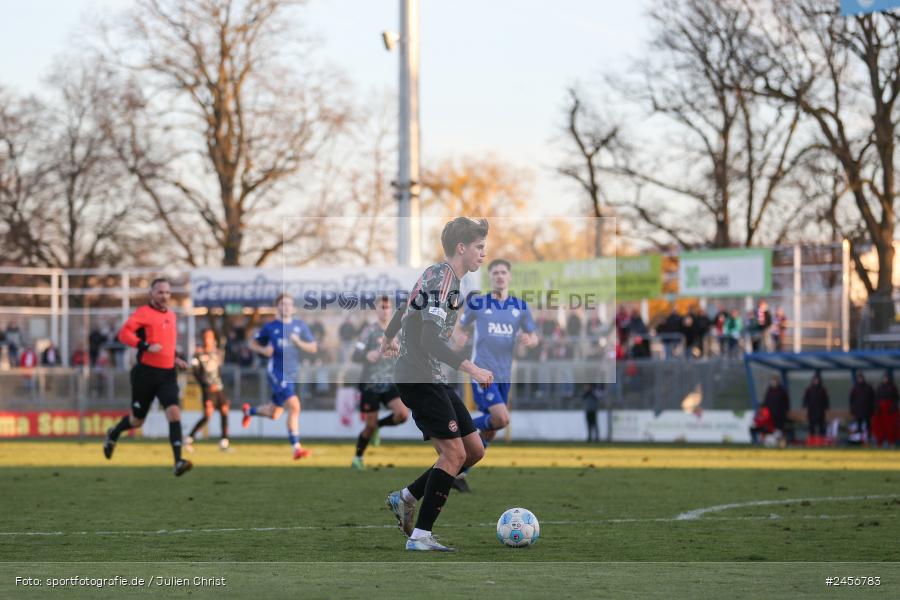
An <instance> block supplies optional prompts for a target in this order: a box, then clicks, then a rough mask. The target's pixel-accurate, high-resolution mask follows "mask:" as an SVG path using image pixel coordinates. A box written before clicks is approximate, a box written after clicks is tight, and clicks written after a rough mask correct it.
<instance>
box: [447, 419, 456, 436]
mask: <svg viewBox="0 0 900 600" xmlns="http://www.w3.org/2000/svg"><path fill="white" fill-rule="evenodd" d="M447 428H448V429H450V432H451V433H456V432H457V431H459V425H457V424H456V421H450V422H449V423H448V424H447Z"/></svg>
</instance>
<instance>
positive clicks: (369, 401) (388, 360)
mask: <svg viewBox="0 0 900 600" xmlns="http://www.w3.org/2000/svg"><path fill="white" fill-rule="evenodd" d="M376 310H377V311H378V323H377V324H375V325H372V326H371V327H368V328H366V331H365V332H364V333H363V336H362V339H360V341H359V342H358V343H357V344H356V349H355V350H354V351H353V362H359V363H363V365H364V366H363V372H362V375H361V376H360V382H361V384H360V392H362V396H361V397H360V401H359V412H361V413H362V414H363V416H364V417H365V419H366V425H365V427H364V428H363V430H362V432H361V433H360V434H359V438H357V440H356V455H355V456H354V457H353V463H352V466H353V468H354V469H365V464H364V463H363V453H365V451H366V447H367V446H368V445H369V440H371V439H372V437H373V435H377V433H378V430H379V429H380V428H382V427H391V426H393V425H399V424H401V423H403V422H405V421H406V419H407V417H408V415H409V411H408V410H407V409H406V406H405V405H404V404H403V402H401V401H400V390H398V389H397V386H396V385H394V365H395V364H396V362H397V359H396V357H389V356H383V355H382V353H381V344H382V341H383V340H384V329H385V327H387V326H388V323H389V322H390V320H391V312H392V311H391V299H390V298H389V297H387V296H382V297H381V298H379V299H378V303H377V306H376ZM382 405H384V406H385V407H387V408H388V409H390V411H391V414H389V415H387V416H386V417H383V418H381V419H379V418H378V409H379V408H381V406H382Z"/></svg>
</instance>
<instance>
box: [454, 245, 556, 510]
mask: <svg viewBox="0 0 900 600" xmlns="http://www.w3.org/2000/svg"><path fill="white" fill-rule="evenodd" d="M511 270H512V268H511V266H510V263H509V261H506V260H504V259H502V258H498V259H494V260H492V261H491V263H490V264H489V265H488V275H489V276H490V282H491V293H489V294H485V295H483V296H473V297H471V298H470V299H469V301H468V302H467V303H466V311H465V312H464V313H463V315H462V317H460V321H459V322H460V325H461V327H462V329H463V332H464V333H468V332H470V331H474V335H475V339H474V340H473V348H472V362H473V363H475V365H476V366H479V367H481V368H483V369H488V370H489V371H491V372H492V373H493V374H494V383H493V384H492V385H491V386H490V387H487V388H484V387H482V386H480V385H478V384H477V383H474V382H473V383H472V396H473V398H474V400H475V405H476V406H477V407H478V410H480V411H481V412H482V415H481V416H479V417H476V418H475V419H474V422H475V427H477V428H478V430H479V432H480V433H481V440H482V442H483V443H484V447H485V448H487V446H488V444H489V443H490V442H491V440H493V439H494V437H495V436H496V435H497V431H499V430H500V429H503V428H504V427H506V426H507V425H509V410H508V409H507V407H506V403H507V400H508V399H509V382H510V375H511V371H512V361H513V352H514V350H515V347H516V340H517V339H518V340H519V341H520V342H521V343H522V344H524V345H525V346H526V347H529V348H530V347H532V346H535V345H536V344H537V343H538V338H537V333H535V331H536V330H537V326H536V325H535V323H534V319H533V318H532V317H531V311H530V310H529V309H528V305H527V304H526V303H525V301H524V300H520V299H519V298H516V297H515V296H510V295H509V281H510V271H511ZM465 476H466V472H465V471H463V473H462V474H460V476H459V477H457V478H456V481H454V483H453V487H454V488H456V489H457V490H459V491H461V492H468V491H469V485H468V483H467V482H466V480H465Z"/></svg>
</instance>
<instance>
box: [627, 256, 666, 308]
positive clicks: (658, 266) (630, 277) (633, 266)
mask: <svg viewBox="0 0 900 600" xmlns="http://www.w3.org/2000/svg"><path fill="white" fill-rule="evenodd" d="M661 293H662V257H661V256H660V255H659V254H646V255H644V256H620V257H618V258H617V259H616V298H618V299H619V300H642V299H644V298H648V299H652V298H656V297H657V296H659V295H660V294H661Z"/></svg>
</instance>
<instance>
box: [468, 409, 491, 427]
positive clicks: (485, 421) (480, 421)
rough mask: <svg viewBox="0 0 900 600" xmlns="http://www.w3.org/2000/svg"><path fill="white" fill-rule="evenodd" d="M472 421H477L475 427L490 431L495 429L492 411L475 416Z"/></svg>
mask: <svg viewBox="0 0 900 600" xmlns="http://www.w3.org/2000/svg"><path fill="white" fill-rule="evenodd" d="M472 422H473V423H475V428H476V429H478V430H479V431H490V430H491V429H493V427H491V413H484V414H483V415H481V416H480V417H475V418H474V419H472Z"/></svg>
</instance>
